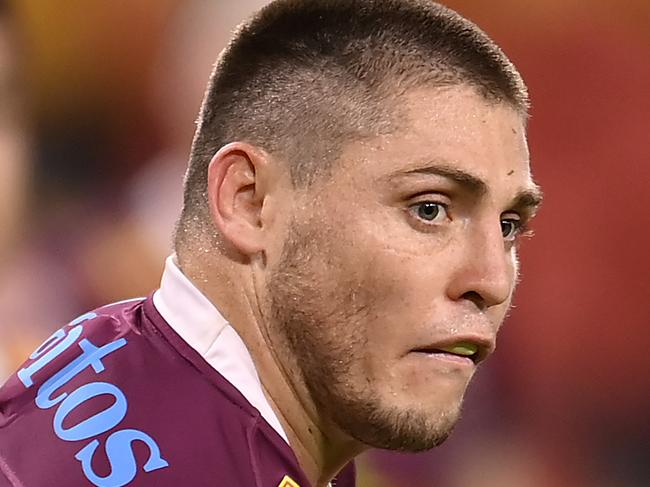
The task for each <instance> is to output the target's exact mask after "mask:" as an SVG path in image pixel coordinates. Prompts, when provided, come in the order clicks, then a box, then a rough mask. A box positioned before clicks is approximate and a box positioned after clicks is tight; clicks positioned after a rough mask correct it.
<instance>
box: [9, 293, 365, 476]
mask: <svg viewBox="0 0 650 487" xmlns="http://www.w3.org/2000/svg"><path fill="white" fill-rule="evenodd" d="M354 483H355V482H354V465H353V464H350V465H348V467H346V468H345V469H344V470H343V471H342V472H341V474H340V475H339V476H338V479H336V480H334V481H333V485H334V487H352V486H354ZM86 485H88V486H90V485H96V486H100V487H109V486H110V487H118V486H123V485H128V486H156V487H167V486H170V487H172V486H173V487H179V486H188V487H202V486H214V487H219V486H224V487H235V486H236V487H249V486H250V487H278V486H282V487H295V486H299V487H306V486H309V485H310V484H309V483H308V482H307V480H306V478H305V475H304V473H303V472H302V470H301V469H300V467H299V465H298V462H297V460H296V457H295V455H294V453H293V452H292V450H291V448H290V447H289V445H288V444H287V443H286V442H285V441H284V440H283V439H282V438H281V437H280V436H279V435H278V433H277V432H276V431H275V430H274V429H273V428H272V427H271V426H270V425H269V424H268V423H267V422H266V421H265V420H264V418H262V416H261V415H260V413H259V412H258V410H257V409H255V408H254V407H253V406H252V405H251V404H250V403H249V402H248V401H247V400H246V399H245V398H244V396H242V394H241V393H240V392H239V391H238V390H237V389H236V388H235V387H234V386H233V385H232V384H230V383H229V382H228V381H227V380H226V379H225V378H224V377H223V376H222V375H221V374H220V373H219V372H217V371H216V370H215V369H214V368H212V367H211V366H210V365H209V364H208V363H207V362H206V361H205V360H204V359H203V358H202V357H201V356H200V355H199V354H198V353H197V352H196V351H195V350H194V349H193V348H191V347H190V346H189V345H188V344H187V343H186V342H184V341H183V339H181V338H180V336H179V335H177V334H176V332H175V331H174V330H173V329H172V328H171V327H170V326H169V325H168V324H167V323H166V322H165V320H164V319H163V318H162V316H161V315H160V314H159V313H158V311H157V310H156V308H155V307H154V305H153V301H152V298H151V297H149V298H147V299H144V300H138V301H135V302H134V301H131V302H126V303H118V304H115V305H109V306H106V307H103V308H100V309H98V310H95V311H94V312H91V313H87V314H86V315H83V316H81V317H79V318H77V319H76V320H74V321H73V322H71V323H70V324H68V325H67V326H65V327H64V328H62V329H61V330H58V331H57V332H55V333H54V334H53V335H52V336H51V337H50V338H48V340H46V341H45V342H44V343H43V345H41V346H40V347H39V348H38V349H37V350H36V351H35V352H34V353H33V354H32V355H31V356H30V358H29V360H28V361H27V362H26V363H25V364H24V365H23V366H22V368H21V369H20V370H19V371H18V372H17V373H16V374H15V375H13V376H12V377H10V379H9V380H8V381H7V383H6V384H5V385H4V386H3V387H2V388H1V389H0V487H5V486H12V487H18V486H20V487H56V486H63V487H75V486H86Z"/></svg>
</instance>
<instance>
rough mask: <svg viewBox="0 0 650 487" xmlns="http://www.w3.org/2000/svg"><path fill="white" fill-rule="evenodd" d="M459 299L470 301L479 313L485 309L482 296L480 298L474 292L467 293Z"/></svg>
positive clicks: (485, 305)
mask: <svg viewBox="0 0 650 487" xmlns="http://www.w3.org/2000/svg"><path fill="white" fill-rule="evenodd" d="M461 299H466V300H467V301H471V302H472V303H474V305H475V306H476V307H477V308H478V309H479V310H480V311H484V310H485V309H486V308H487V304H486V303H485V299H483V296H481V295H480V294H479V293H477V292H476V291H467V292H466V293H465V294H463V295H462V296H461Z"/></svg>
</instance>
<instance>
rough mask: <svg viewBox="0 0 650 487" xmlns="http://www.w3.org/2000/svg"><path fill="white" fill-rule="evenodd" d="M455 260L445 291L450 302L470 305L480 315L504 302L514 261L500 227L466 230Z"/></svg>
mask: <svg viewBox="0 0 650 487" xmlns="http://www.w3.org/2000/svg"><path fill="white" fill-rule="evenodd" d="M457 259H458V260H457V265H456V269H455V272H454V273H453V275H452V279H451V281H450V283H449V288H448V291H447V293H448V296H449V298H450V299H452V300H454V301H460V300H467V301H471V302H472V303H474V304H475V305H476V307H477V308H479V309H480V310H481V311H484V310H486V309H488V308H491V307H492V306H498V305H500V304H503V303H505V302H506V301H508V299H509V298H510V295H511V294H512V290H513V287H514V281H515V277H516V260H515V256H514V254H513V253H512V252H511V251H510V249H508V248H506V246H505V242H504V240H503V236H502V234H501V228H500V225H493V224H492V225H484V226H482V227H481V228H477V227H475V228H474V229H468V231H467V234H466V237H465V239H464V242H463V243H462V244H461V245H459V253H458V255H457Z"/></svg>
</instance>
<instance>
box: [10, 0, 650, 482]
mask: <svg viewBox="0 0 650 487" xmlns="http://www.w3.org/2000/svg"><path fill="white" fill-rule="evenodd" d="M4 3H5V2H2V3H0V5H3V4H4ZM263 3H264V2H263V1H261V0H246V1H238V2H234V1H218V0H210V1H208V0H183V1H181V0H129V1H126V0H114V1H111V2H87V1H83V0H68V1H66V2H60V1H54V0H20V1H18V0H15V1H14V2H9V8H7V7H6V6H2V7H0V316H1V319H2V322H0V381H1V380H3V379H4V378H5V377H6V376H7V375H8V374H9V373H10V372H11V371H12V370H13V369H14V368H15V367H16V366H17V365H18V364H19V363H20V362H21V361H22V358H23V357H25V356H26V355H28V354H29V353H30V352H31V349H32V348H34V347H35V346H36V345H37V344H38V343H40V341H41V340H42V339H43V338H44V337H46V336H48V335H49V333H51V331H52V330H54V329H56V328H58V327H60V326H61V325H62V324H64V323H65V322H67V321H69V320H70V319H71V318H73V317H75V316H77V315H78V314H80V313H81V312H83V311H85V310H87V309H91V308H93V307H95V306H97V305H100V304H104V303H106V302H109V301H115V300H119V299H123V298H126V297H132V296H136V295H144V294H147V293H148V292H150V291H151V290H152V289H154V288H155V287H156V286H157V283H158V280H159V277H160V273H161V271H162V264H163V259H164V257H165V256H166V255H167V254H168V253H169V252H170V233H171V229H172V226H173V223H174V220H175V218H176V216H177V213H178V210H179V207H180V195H181V182H182V175H183V172H184V168H185V163H186V159H187V153H188V149H189V144H190V140H191V136H192V132H193V120H194V118H195V116H196V113H197V111H198V107H199V102H200V98H201V95H202V92H203V89H204V85H205V82H206V80H207V77H208V74H209V72H210V68H211V64H212V63H213V61H214V59H215V58H216V55H217V53H218V52H219V51H220V50H221V48H222V47H223V45H224V44H225V42H226V41H227V39H228V36H229V35H230V32H231V30H232V28H233V27H234V26H235V25H236V23H237V22H238V21H240V20H241V19H242V18H244V17H245V16H246V15H248V13H249V12H250V11H252V10H253V9H255V8H257V7H259V6H260V5H262V4H263ZM446 4H447V5H449V6H450V7H452V8H455V9H457V10H458V11H460V12H461V13H463V14H464V15H465V16H467V17H469V18H470V19H472V20H474V21H475V22H476V23H478V24H479V25H480V26H481V27H482V28H483V29H484V30H486V31H487V32H488V33H489V34H490V35H491V36H492V37H493V38H494V39H495V40H496V41H497V42H498V43H499V44H500V45H501V46H502V48H503V49H504V50H505V51H506V52H507V53H508V54H509V56H510V57H511V58H512V59H513V61H514V62H515V64H517V66H518V67H519V68H520V70H521V72H522V73H523V75H524V78H525V79H526V81H527V83H528V85H529V88H530V92H531V96H532V100H533V107H532V119H531V122H530V131H529V138H530V146H531V152H532V157H533V170H534V173H535V176H536V179H537V180H538V182H540V183H541V185H542V186H543V188H544V190H545V193H546V201H545V204H544V207H543V209H542V211H541V213H540V215H539V216H538V218H537V220H536V222H535V225H534V228H535V231H536V234H537V235H536V237H535V238H534V239H533V240H531V241H528V242H525V243H524V244H523V246H522V261H523V282H522V284H521V285H520V288H519V290H518V294H517V297H516V300H515V301H516V307H515V308H514V310H513V312H512V314H511V317H510V318H509V319H508V321H507V323H506V326H505V327H504V329H503V331H502V334H501V337H500V344H499V351H498V353H497V354H496V356H495V357H493V358H492V359H491V360H490V362H489V363H488V364H487V365H486V366H485V367H484V369H483V370H482V371H481V373H480V374H479V377H478V379H476V380H475V383H474V384H473V386H472V388H471V393H470V395H469V397H468V401H467V404H466V407H465V413H464V419H463V420H462V421H461V423H460V425H459V426H458V428H457V431H456V433H455V434H454V435H453V436H452V438H451V439H450V440H449V441H448V442H447V443H446V444H445V445H443V446H442V447H440V448H438V449H436V450H434V451H432V452H429V453H426V454H419V455H397V454H393V453H386V452H374V453H371V454H368V455H365V456H364V457H363V458H362V460H361V461H360V485H361V486H362V487H363V486H365V487H392V486H396V487H397V486H406V485H417V486H430V485H431V486H433V485H435V486H442V487H461V486H468V485H472V486H473V487H497V486H500V487H510V486H513V487H518V486H522V487H537V486H543V487H547V486H594V487H618V486H621V487H628V486H630V487H632V486H634V487H636V486H647V485H650V466H649V464H648V458H649V456H650V421H649V420H648V412H649V411H650V392H649V391H650V353H649V352H648V350H647V348H648V345H649V344H650V326H649V325H650V311H649V306H648V304H649V303H648V298H650V278H649V277H648V276H649V274H650V265H649V264H650V257H648V249H649V248H650V229H649V228H648V225H649V224H650V219H649V218H648V217H647V208H648V207H650V157H649V156H650V150H649V149H648V143H647V138H648V137H647V135H646V132H647V131H648V129H649V128H650V123H649V117H648V114H649V113H650V62H649V60H650V2H648V1H647V0H634V1H633V0H626V1H614V0H590V1H589V2H586V1H578V0H562V1H560V0H539V1H532V2H521V1H515V0H493V1H491V2H475V1H470V0H449V1H447V2H446ZM644 215H645V216H644Z"/></svg>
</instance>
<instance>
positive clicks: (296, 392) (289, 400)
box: [183, 266, 364, 487]
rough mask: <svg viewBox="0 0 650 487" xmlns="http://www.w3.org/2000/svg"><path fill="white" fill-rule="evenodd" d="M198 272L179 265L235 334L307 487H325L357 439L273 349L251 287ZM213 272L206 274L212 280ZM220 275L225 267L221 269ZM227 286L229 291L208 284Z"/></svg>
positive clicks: (353, 451) (354, 452)
mask: <svg viewBox="0 0 650 487" xmlns="http://www.w3.org/2000/svg"><path fill="white" fill-rule="evenodd" d="M198 268H200V269H201V273H200V274H197V275H194V274H195V273H194V272H192V268H191V267H189V266H184V267H183V271H184V273H185V274H186V275H187V276H188V277H189V278H190V279H191V280H192V281H193V282H194V284H195V285H196V286H197V287H198V288H199V289H200V290H201V291H202V292H203V293H204V294H205V295H206V296H207V297H208V299H210V301H212V303H213V304H214V305H215V306H216V307H217V308H218V309H219V311H220V312H221V314H222V315H223V316H224V317H225V318H226V319H227V320H228V322H229V323H230V324H231V326H233V327H234V328H235V330H236V331H237V333H238V334H239V335H240V337H241V338H242V340H243V341H244V343H245V344H246V347H247V348H248V351H249V353H250V354H251V357H252V359H253V362H254V363H255V368H256V370H257V374H258V376H259V378H260V381H261V383H262V386H263V389H264V394H265V396H266V398H267V400H268V401H269V404H270V405H271V408H272V409H273V411H274V412H275V414H276V415H277V417H278V419H279V421H280V424H281V425H282V427H283V429H284V431H285V433H286V435H287V438H288V440H289V444H290V446H291V448H292V450H293V452H294V454H295V455H296V458H297V460H298V463H299V464H300V467H301V468H302V470H303V471H304V473H305V475H306V476H307V478H308V480H309V482H310V484H311V485H314V486H315V487H327V485H328V483H329V482H330V481H331V480H332V479H333V478H334V477H335V476H336V474H337V473H338V472H339V471H340V470H341V469H342V468H343V467H344V466H345V465H346V464H347V463H349V462H350V461H351V460H352V459H353V458H354V457H355V456H357V455H358V454H359V453H361V452H362V451H363V450H364V447H363V446H362V445H361V444H360V443H358V442H357V441H355V440H353V439H351V438H350V437H349V436H347V435H345V434H344V433H342V432H341V431H340V430H339V429H338V428H337V427H335V426H334V425H332V424H331V423H329V422H328V421H327V420H326V419H324V418H322V417H321V415H320V414H319V412H318V408H317V407H316V405H315V404H314V403H313V401H312V400H311V397H310V394H309V393H308V390H307V388H306V386H305V385H304V383H302V381H299V380H296V379H297V375H296V374H291V373H290V372H292V371H296V370H298V368H297V365H296V361H295V359H294V358H293V357H291V356H290V354H288V353H286V352H285V351H284V350H282V351H279V350H277V349H276V347H275V346H274V340H273V339H272V337H270V336H269V335H268V333H266V330H268V327H267V326H265V323H266V321H265V317H264V314H263V313H262V312H261V309H262V308H261V307H260V306H259V301H258V299H257V296H256V293H255V292H254V291H252V290H253V286H251V288H250V289H247V288H245V287H244V286H242V285H241V283H242V282H246V281H245V280H241V279H231V278H229V277H230V276H226V275H223V276H221V278H217V279H210V281H208V280H206V279H202V278H201V277H200V276H201V275H205V271H206V269H205V267H204V266H200V267H198ZM213 270H215V271H216V269H210V274H211V275H212V276H214V274H213V272H212V271H213ZM220 270H221V272H219V273H220V274H223V271H224V267H221V268H220ZM214 282H222V283H223V282H226V283H229V286H228V289H225V288H224V287H223V286H213V285H211V284H210V283H214Z"/></svg>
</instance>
